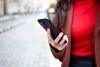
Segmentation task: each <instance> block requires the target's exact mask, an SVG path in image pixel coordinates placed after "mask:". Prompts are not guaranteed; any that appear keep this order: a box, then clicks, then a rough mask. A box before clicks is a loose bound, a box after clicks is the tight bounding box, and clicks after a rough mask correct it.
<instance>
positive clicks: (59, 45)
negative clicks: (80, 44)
mask: <svg viewBox="0 0 100 67" xmlns="http://www.w3.org/2000/svg"><path fill="white" fill-rule="evenodd" d="M62 36H63V33H60V34H59V35H58V37H57V38H56V39H55V40H54V39H53V38H52V36H51V32H50V29H49V28H48V29H47V37H48V42H49V43H50V44H51V46H53V47H54V48H56V49H57V50H59V51H61V50H63V49H64V48H65V47H66V46H67V43H68V37H67V36H66V35H64V36H63V39H62V40H61V41H60V42H59V40H60V39H61V37H62ZM65 40H67V43H64V41H65Z"/></svg>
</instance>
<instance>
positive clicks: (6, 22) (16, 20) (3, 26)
mask: <svg viewBox="0 0 100 67" xmlns="http://www.w3.org/2000/svg"><path fill="white" fill-rule="evenodd" d="M22 17H23V16H20V15H14V16H4V17H0V33H3V32H5V31H8V30H10V29H12V28H14V27H17V26H19V25H21V24H23V23H25V22H24V21H23V20H22V19H21V18H22Z"/></svg>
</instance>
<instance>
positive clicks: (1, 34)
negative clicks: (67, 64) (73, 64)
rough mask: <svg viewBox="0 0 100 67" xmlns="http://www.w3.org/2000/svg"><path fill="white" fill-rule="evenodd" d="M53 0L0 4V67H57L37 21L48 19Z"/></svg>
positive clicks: (1, 0) (5, 0) (4, 1)
mask: <svg viewBox="0 0 100 67" xmlns="http://www.w3.org/2000/svg"><path fill="white" fill-rule="evenodd" d="M55 5H56V0H0V67H61V62H60V61H58V60H57V59H55V58H54V57H53V55H52V53H51V51H50V48H49V44H48V40H47V34H46V31H45V30H44V29H43V28H42V27H41V26H40V25H39V23H38V21H37V19H41V18H47V17H48V18H50V19H51V18H52V16H53V15H54V8H55Z"/></svg>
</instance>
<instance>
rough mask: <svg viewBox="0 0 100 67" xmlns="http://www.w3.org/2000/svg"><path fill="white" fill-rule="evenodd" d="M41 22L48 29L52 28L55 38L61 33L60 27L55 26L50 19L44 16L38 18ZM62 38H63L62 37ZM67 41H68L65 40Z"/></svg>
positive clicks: (52, 34)
mask: <svg viewBox="0 0 100 67" xmlns="http://www.w3.org/2000/svg"><path fill="white" fill-rule="evenodd" d="M37 21H38V22H39V24H40V25H41V26H42V27H43V28H44V29H45V30H46V31H47V28H50V30H51V36H52V38H53V39H56V38H57V36H58V35H59V33H60V32H59V31H58V29H57V28H56V27H55V25H54V24H53V23H52V21H51V20H50V19H47V18H44V19H38V20H37ZM61 39H62V38H61ZM64 43H66V41H65V42H64Z"/></svg>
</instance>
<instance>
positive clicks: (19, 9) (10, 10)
mask: <svg viewBox="0 0 100 67" xmlns="http://www.w3.org/2000/svg"><path fill="white" fill-rule="evenodd" d="M52 2H56V0H0V16H3V15H11V14H25V13H33V12H41V11H45V10H46V9H47V8H48V7H49V4H50V3H52Z"/></svg>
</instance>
